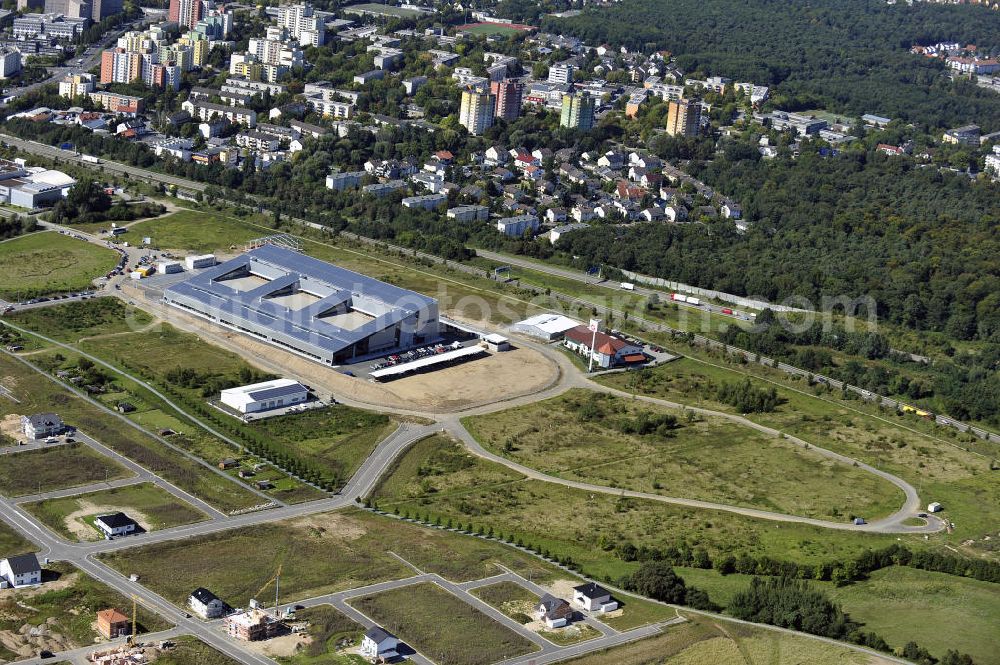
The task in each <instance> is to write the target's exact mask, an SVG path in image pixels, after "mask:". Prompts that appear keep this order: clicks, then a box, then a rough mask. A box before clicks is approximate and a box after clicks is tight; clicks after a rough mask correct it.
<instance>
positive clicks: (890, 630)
mask: <svg viewBox="0 0 1000 665" xmlns="http://www.w3.org/2000/svg"><path fill="white" fill-rule="evenodd" d="M676 571H677V573H678V574H679V575H680V576H681V577H683V578H684V581H685V582H687V584H688V585H689V586H696V587H698V588H699V589H704V590H705V591H707V592H708V594H709V596H710V597H711V598H712V600H713V601H714V602H716V603H718V604H719V605H722V606H725V605H726V604H727V603H728V602H729V601H730V599H732V597H733V595H735V594H736V593H738V592H740V591H743V590H745V589H746V588H747V587H749V586H750V581H751V580H752V579H753V577H752V576H751V575H738V574H732V575H720V574H719V573H718V572H717V571H714V570H699V569H696V568H677V569H676ZM812 584H814V585H816V586H817V587H819V588H821V589H823V591H824V592H826V593H827V594H828V595H829V596H830V597H831V598H832V599H833V600H834V601H836V602H837V603H840V604H841V605H842V606H843V608H844V611H845V612H847V614H849V615H850V617H851V618H852V619H854V620H855V621H859V622H861V623H863V624H864V627H865V630H869V631H873V632H875V633H877V634H879V635H881V636H882V637H883V638H884V639H885V640H886V641H887V642H888V643H889V644H890V645H891V646H893V647H902V646H903V645H904V644H906V643H907V642H910V641H913V642H916V643H917V644H919V645H920V646H922V647H925V648H926V649H928V650H929V651H930V652H931V653H932V654H933V655H934V656H936V657H938V658H941V657H943V656H944V654H945V652H946V651H947V650H948V649H957V650H958V651H961V652H966V653H969V654H970V655H971V656H972V657H973V659H974V660H975V662H976V663H977V664H979V665H997V664H998V663H1000V655H998V654H997V653H996V652H995V650H994V649H992V642H991V640H992V638H993V636H994V633H995V630H994V629H995V627H996V625H997V622H998V621H1000V602H998V600H997V599H998V598H1000V585H997V584H991V583H989V582H980V581H978V580H972V579H968V578H964V577H956V576H954V575H946V574H944V573H935V572H929V571H924V570H916V569H914V568H907V567H893V568H884V569H882V570H877V571H875V572H874V573H872V575H871V578H870V579H868V580H865V581H862V582H856V583H854V584H849V585H847V586H843V587H837V586H834V585H833V584H831V583H829V582H816V581H813V582H812ZM929 614H933V615H934V616H936V617H937V620H938V621H940V623H941V625H942V626H947V627H948V629H947V631H945V632H943V633H938V632H937V631H928V630H927V629H926V625H924V624H923V623H922V621H921V619H922V618H923V617H926V616H927V615H929Z"/></svg>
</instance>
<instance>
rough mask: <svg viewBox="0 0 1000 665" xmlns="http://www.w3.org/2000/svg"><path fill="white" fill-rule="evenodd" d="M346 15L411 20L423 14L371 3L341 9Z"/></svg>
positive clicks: (414, 10)
mask: <svg viewBox="0 0 1000 665" xmlns="http://www.w3.org/2000/svg"><path fill="white" fill-rule="evenodd" d="M343 11H344V12H345V13H347V14H362V13H365V14H375V15H376V16H395V17H397V18H413V17H415V16H422V15H423V12H419V11H417V10H416V9H406V8H405V7H394V6H393V5H380V4H377V3H373V2H368V3H362V4H357V5H349V6H347V7H344V8H343Z"/></svg>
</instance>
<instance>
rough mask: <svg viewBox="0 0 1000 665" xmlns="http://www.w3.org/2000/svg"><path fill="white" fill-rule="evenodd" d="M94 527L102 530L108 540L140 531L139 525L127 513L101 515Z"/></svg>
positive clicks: (95, 521)
mask: <svg viewBox="0 0 1000 665" xmlns="http://www.w3.org/2000/svg"><path fill="white" fill-rule="evenodd" d="M94 526H96V527H97V528H98V529H100V530H101V532H102V533H103V534H104V536H105V537H106V538H111V537H114V536H127V535H129V534H130V533H135V532H136V531H137V530H138V529H139V524H138V523H137V522H136V521H135V520H134V519H132V518H131V517H129V516H128V515H126V514H125V513H110V514H108V515H100V516H98V517H97V518H96V519H95V520H94Z"/></svg>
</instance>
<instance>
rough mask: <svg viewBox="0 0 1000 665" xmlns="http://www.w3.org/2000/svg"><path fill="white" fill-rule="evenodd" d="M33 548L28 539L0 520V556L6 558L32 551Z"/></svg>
mask: <svg viewBox="0 0 1000 665" xmlns="http://www.w3.org/2000/svg"><path fill="white" fill-rule="evenodd" d="M35 549H36V547H35V545H33V544H32V543H31V541H30V540H28V539H27V538H25V537H24V536H22V535H21V534H20V533H19V532H17V531H15V530H14V529H13V528H12V527H10V526H7V523H6V522H2V521H0V557H2V558H5V559H6V558H7V557H9V556H16V555H18V554H24V553H25V552H33V551H35Z"/></svg>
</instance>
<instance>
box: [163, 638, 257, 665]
mask: <svg viewBox="0 0 1000 665" xmlns="http://www.w3.org/2000/svg"><path fill="white" fill-rule="evenodd" d="M170 641H171V642H173V643H174V645H175V646H174V648H172V649H169V650H167V651H163V652H161V653H160V654H159V655H158V656H157V657H156V662H157V663H159V665H238V664H239V661H238V660H233V659H232V658H230V657H229V656H227V655H226V654H224V653H222V652H220V651H216V650H215V648H214V647H211V646H209V645H207V644H205V643H204V642H202V641H201V640H199V639H198V638H197V637H192V636H190V635H182V636H180V637H178V638H176V639H172V640H170Z"/></svg>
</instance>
